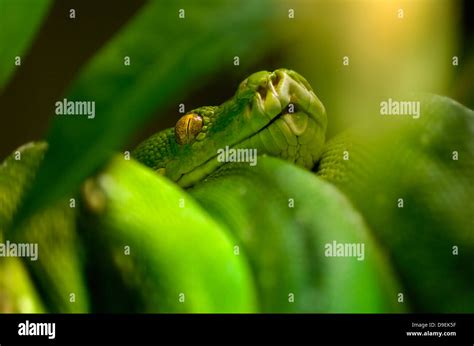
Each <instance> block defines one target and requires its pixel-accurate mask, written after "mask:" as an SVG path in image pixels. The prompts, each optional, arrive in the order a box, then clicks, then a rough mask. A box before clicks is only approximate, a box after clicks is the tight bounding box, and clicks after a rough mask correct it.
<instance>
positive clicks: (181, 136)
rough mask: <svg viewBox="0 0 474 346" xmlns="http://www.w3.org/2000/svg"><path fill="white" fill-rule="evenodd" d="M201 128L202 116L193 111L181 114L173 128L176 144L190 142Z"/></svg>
mask: <svg viewBox="0 0 474 346" xmlns="http://www.w3.org/2000/svg"><path fill="white" fill-rule="evenodd" d="M201 129H202V118H201V117H200V116H199V115H197V114H194V113H190V114H186V115H183V116H182V117H181V118H180V119H179V120H178V122H177V123H176V126H175V128H174V134H175V137H176V142H178V144H180V145H183V144H188V143H190V142H191V141H192V140H193V139H194V138H195V137H196V136H197V134H198V133H199V132H200V131H201Z"/></svg>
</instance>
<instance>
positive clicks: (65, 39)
mask: <svg viewBox="0 0 474 346" xmlns="http://www.w3.org/2000/svg"><path fill="white" fill-rule="evenodd" d="M0 6H1V7H0V115H1V121H0V156H1V157H2V158H3V157H5V156H6V155H8V154H9V153H10V152H12V151H13V150H14V149H15V148H16V147H18V146H20V145H21V144H23V143H25V142H28V141H31V140H38V139H42V138H45V137H47V136H48V135H50V137H51V136H52V137H54V136H55V135H56V136H59V137H61V138H62V139H64V138H69V139H71V138H72V137H74V136H75V135H74V134H75V133H76V132H75V131H79V129H78V128H76V125H75V126H74V127H72V128H71V129H70V130H68V129H67V128H65V127H64V126H59V127H57V130H54V126H52V120H53V119H54V116H53V114H54V102H56V101H57V100H61V99H62V98H63V97H69V98H70V99H88V100H95V101H96V103H97V105H96V107H97V108H98V110H97V111H96V112H97V114H98V115H97V118H98V120H97V121H94V128H95V129H92V126H89V124H87V125H86V124H84V126H85V127H87V126H89V129H88V130H87V129H84V130H83V131H82V132H88V131H89V132H91V133H92V132H93V133H94V134H95V136H97V135H98V134H99V133H101V132H104V131H108V130H111V125H110V124H111V123H112V122H118V121H119V119H125V120H123V124H122V125H117V126H122V128H125V129H124V130H117V132H121V133H120V134H117V136H116V137H117V138H120V140H118V139H117V140H109V141H107V140H104V141H105V142H107V143H106V144H104V145H105V146H107V145H109V147H110V149H126V148H131V147H133V146H134V145H136V144H137V143H138V142H139V141H141V140H142V139H144V138H146V137H147V136H148V135H150V134H152V133H154V132H156V131H159V130H161V129H163V128H166V127H170V126H173V125H174V123H175V122H176V121H177V119H178V118H179V113H178V106H179V104H181V103H183V104H184V105H185V107H186V111H189V110H191V109H192V108H195V107H199V106H203V105H215V104H220V103H221V102H223V101H225V100H227V99H228V98H230V97H231V96H232V95H233V93H234V92H235V89H236V87H237V85H238V83H239V82H240V81H242V80H243V79H244V78H245V77H246V76H247V75H249V74H250V73H252V72H255V71H256V70H262V69H266V70H273V69H276V68H279V67H286V68H291V69H294V70H296V71H298V72H299V73H301V74H302V75H303V76H305V77H306V78H307V79H308V81H309V82H310V84H311V85H312V86H313V88H314V89H315V92H316V94H317V95H318V96H319V97H320V99H321V100H322V102H323V103H324V104H325V106H326V108H327V112H328V116H329V128H328V132H329V136H332V135H333V134H335V133H337V132H339V131H340V130H341V129H343V128H345V127H347V126H348V125H350V124H353V123H354V122H358V121H361V120H364V119H367V118H370V115H371V114H372V113H373V112H378V105H379V103H380V100H381V99H387V98H388V97H393V96H394V95H396V94H397V93H399V92H407V91H426V92H432V93H438V94H444V95H448V96H450V97H452V98H454V99H456V100H458V101H459V102H461V103H464V104H465V105H467V106H470V107H471V108H472V107H474V92H473V90H474V84H473V83H474V78H473V76H474V49H473V47H474V45H473V42H474V40H473V25H472V22H473V3H472V1H469V0H465V1H453V0H434V1H433V0H432V1H429V0H409V1H402V0H383V1H381V0H357V1H356V0H336V1H314V0H278V1H271V2H270V1H257V0H255V1H252V0H246V1H242V0H224V1H222V0H220V1H210V0H203V1H190V0H189V1H169V0H161V1H159V0H154V1H153V0H151V1H144V0H138V1H137V0H133V1H131V0H130V1H121V2H120V3H117V2H113V1H100V2H92V1H75V0H68V1H64V0H59V1H43V0H38V1H33V0H0ZM71 9H75V18H71V16H70V10H71ZM180 9H184V10H185V12H184V13H185V17H184V18H180V17H179V15H180V12H179V11H180ZM229 23H231V24H229ZM125 55H126V56H130V58H131V65H130V66H124V64H123V57H124V56H125ZM16 56H20V57H21V66H15V65H14V61H15V60H14V59H15V57H16ZM235 57H238V59H239V62H238V65H236V63H235ZM203 60H206V61H207V63H206V62H203ZM344 62H345V63H346V64H344ZM114 64H115V67H114ZM160 66H161V70H160ZM163 71H166V73H168V75H169V78H166V75H163V76H160V73H162V72H163ZM173 73H174V74H175V76H176V78H175V79H174V80H173V79H172V74H173ZM149 74H153V76H156V81H148V82H147V81H144V78H145V77H144V76H147V75H149ZM144 83H145V84H146V83H155V87H154V88H155V89H153V88H148V89H147V90H153V92H155V94H153V93H150V94H149V95H148V96H147V99H142V100H140V104H141V105H142V104H143V103H146V104H147V107H146V109H139V108H140V107H136V106H135V108H138V109H137V111H136V113H137V114H130V113H134V111H133V110H132V111H130V109H129V110H128V113H129V114H126V115H124V116H123V118H121V116H120V115H117V114H112V113H113V112H112V111H109V110H110V109H115V113H117V112H120V111H124V112H125V111H126V109H127V108H124V107H118V106H117V107H115V108H114V105H115V104H116V103H117V100H119V99H123V98H127V97H130V98H133V97H134V96H133V95H132V93H131V92H129V91H130V90H139V88H140V87H143V84H144ZM174 84H176V85H174ZM137 92H138V91H137ZM142 94H143V93H142ZM153 95H155V97H154V96H153ZM137 102H138V101H137ZM106 110H107V111H109V112H108V113H110V114H112V115H110V114H106V115H103V113H106ZM106 118H107V119H108V120H107V121H105V120H104V121H102V120H101V119H106ZM130 119H131V120H130ZM101 121H102V122H101ZM81 124H82V123H79V122H78V126H79V127H80V126H82V125H81ZM129 125H130V126H129ZM51 128H53V130H51ZM79 132H80V133H81V138H83V137H82V132H81V131H79ZM79 132H78V133H79ZM112 132H113V131H112ZM51 133H52V134H51ZM91 136H92V135H91ZM85 137H86V139H87V136H85ZM76 139H77V138H76ZM77 140H79V139H77ZM78 153H79V151H78Z"/></svg>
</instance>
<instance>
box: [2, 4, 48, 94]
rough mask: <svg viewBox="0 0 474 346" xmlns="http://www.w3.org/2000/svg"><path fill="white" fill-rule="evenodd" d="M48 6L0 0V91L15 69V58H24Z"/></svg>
mask: <svg viewBox="0 0 474 346" xmlns="http://www.w3.org/2000/svg"><path fill="white" fill-rule="evenodd" d="M50 4H51V1H50V0H0V88H2V87H3V86H4V85H5V84H6V83H7V82H8V80H9V78H10V77H11V75H12V74H13V71H14V70H15V68H16V67H17V66H16V65H15V57H17V56H19V57H21V58H22V59H23V58H24V53H25V51H26V50H27V49H28V48H29V46H30V44H31V41H32V40H33V38H34V37H35V34H36V32H37V30H38V28H39V26H40V24H41V22H42V19H43V17H44V15H45V14H46V13H47V11H48V9H49V6H50Z"/></svg>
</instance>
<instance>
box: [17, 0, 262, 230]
mask: <svg viewBox="0 0 474 346" xmlns="http://www.w3.org/2000/svg"><path fill="white" fill-rule="evenodd" d="M268 4H269V3H268V2H267V1H258V2H245V3H242V4H240V5H239V10H238V11H235V9H234V8H233V7H232V6H233V5H235V2H233V1H227V2H220V1H206V2H203V3H200V2H195V3H192V4H191V3H187V5H186V13H185V15H186V17H185V19H180V18H179V17H178V10H179V7H178V6H176V5H175V4H174V3H173V2H161V1H152V2H150V4H149V5H147V6H146V7H145V8H143V9H142V11H141V12H140V13H139V14H138V15H137V16H136V17H135V18H134V19H133V20H132V21H131V22H130V23H129V24H128V25H126V27H124V28H123V29H122V30H121V31H120V32H119V33H118V34H117V35H116V37H114V38H113V39H112V40H111V42H109V43H108V44H107V45H106V46H105V47H104V48H103V49H102V50H101V51H100V52H99V53H98V54H97V56H96V57H95V58H93V59H92V61H91V62H90V63H89V64H88V65H87V66H86V67H85V69H84V70H83V71H82V73H81V74H80V76H79V78H78V80H77V81H76V82H75V83H74V84H73V86H72V87H71V90H70V93H69V94H68V96H67V97H68V99H70V100H77V99H80V100H90V101H95V102H96V117H95V119H87V118H86V117H76V118H72V117H67V116H66V117H61V116H56V117H55V119H54V121H53V123H52V128H51V131H50V133H49V136H48V143H49V150H48V152H47V153H46V156H45V159H44V161H43V164H42V165H41V167H40V169H39V172H38V175H37V179H36V182H35V183H34V184H33V188H32V189H31V190H30V191H29V193H28V195H27V196H26V197H25V201H24V204H23V208H22V209H21V210H20V212H19V215H17V220H16V221H19V220H22V219H25V218H27V217H28V216H30V215H32V214H33V213H34V212H35V211H36V210H38V209H39V208H41V207H43V206H44V205H46V204H48V203H50V202H52V201H54V200H55V199H57V198H60V197H61V196H64V195H66V194H68V193H73V192H75V191H77V188H78V186H79V184H80V183H81V182H82V181H83V179H84V178H86V177H87V176H89V175H90V174H91V173H93V172H94V171H95V170H97V169H98V168H99V167H101V166H102V165H103V164H104V163H105V162H106V161H107V159H108V158H109V157H110V155H111V153H112V150H114V149H118V148H119V147H120V146H121V145H122V144H123V143H124V142H125V141H126V140H127V138H129V137H130V135H131V134H132V133H133V131H134V130H136V129H137V128H138V127H139V126H140V125H142V124H143V123H144V121H145V120H147V119H148V118H150V116H152V115H153V111H154V110H155V109H157V108H162V107H164V106H165V105H167V104H169V103H170V102H173V101H176V100H177V99H178V98H179V97H180V96H182V95H183V94H184V93H186V92H187V91H189V90H190V89H195V88H197V87H199V84H200V83H201V80H202V79H204V78H205V76H206V75H208V74H211V73H216V72H217V71H218V70H219V68H221V67H223V66H226V65H227V66H229V65H231V64H232V63H233V60H232V57H233V56H234V55H239V56H240V57H241V59H242V58H243V57H252V59H253V58H255V57H254V55H255V54H257V52H256V50H255V49H254V47H255V46H258V47H259V50H260V54H262V48H263V47H264V38H265V37H266V34H268V31H267V29H265V28H264V27H262V25H260V21H261V16H262V14H263V13H267V11H268V10H269V9H271V6H268ZM224 14H225V15H224ZM229 14H230V15H229ZM125 56H129V57H130V59H131V65H130V66H124V57H125Z"/></svg>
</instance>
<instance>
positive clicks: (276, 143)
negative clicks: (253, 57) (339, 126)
mask: <svg viewBox="0 0 474 346" xmlns="http://www.w3.org/2000/svg"><path fill="white" fill-rule="evenodd" d="M326 125H327V118H326V111H325V109H324V106H323V104H322V103H321V101H319V99H318V98H317V97H316V95H315V94H314V92H313V90H312V89H311V86H310V85H309V83H308V82H307V81H306V80H305V79H304V78H303V77H302V76H301V75H299V74H298V73H296V72H294V71H292V70H287V69H278V70H275V71H273V72H268V71H261V72H257V73H254V74H252V75H250V76H249V77H248V78H246V79H245V80H244V81H243V82H242V83H240V85H239V87H238V88H237V91H236V93H235V95H234V96H233V97H232V98H231V99H230V100H228V101H227V102H224V103H223V104H221V105H220V106H207V107H200V108H197V109H194V110H192V111H190V112H189V113H187V114H185V115H184V116H182V117H181V118H180V119H179V120H178V121H177V123H176V126H175V128H174V129H168V130H165V131H162V132H160V133H158V134H156V135H154V136H152V137H150V138H149V139H148V140H146V141H144V142H143V143H142V144H141V145H140V146H138V147H137V149H136V150H135V151H134V153H133V154H134V156H135V157H136V158H137V159H138V160H139V161H141V162H142V163H144V164H146V165H148V166H150V167H152V168H154V169H155V170H156V171H158V172H160V173H162V174H165V175H166V176H168V177H169V178H170V179H172V180H173V181H176V182H177V183H178V184H179V185H181V186H184V187H187V186H191V185H193V184H194V183H196V182H198V181H200V180H201V179H203V178H205V177H206V176H208V175H210V174H211V173H213V172H214V171H215V170H216V169H217V168H219V167H220V166H222V164H224V162H222V161H220V160H218V158H217V157H218V151H219V150H222V149H223V148H226V147H229V148H233V149H246V148H247V149H255V150H256V152H257V153H258V155H261V154H268V155H272V156H279V157H282V158H284V159H286V160H288V161H291V162H294V163H296V164H298V165H300V166H304V167H307V168H312V166H313V165H314V163H315V162H316V161H317V160H318V159H319V157H320V155H321V152H322V146H323V143H324V140H325V132H326Z"/></svg>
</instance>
